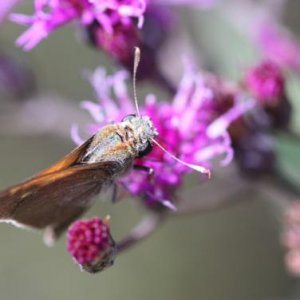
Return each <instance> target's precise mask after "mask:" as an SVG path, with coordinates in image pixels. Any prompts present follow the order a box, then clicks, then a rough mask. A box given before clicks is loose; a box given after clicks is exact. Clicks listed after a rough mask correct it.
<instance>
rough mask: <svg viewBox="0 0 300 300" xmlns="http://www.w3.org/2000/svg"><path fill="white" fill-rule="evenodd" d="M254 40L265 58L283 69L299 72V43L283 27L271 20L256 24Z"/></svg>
mask: <svg viewBox="0 0 300 300" xmlns="http://www.w3.org/2000/svg"><path fill="white" fill-rule="evenodd" d="M254 39H255V41H256V43H257V44H258V47H259V48H260V49H261V51H262V52H263V54H264V55H265V57H267V58H268V59H269V60H272V61H274V62H276V63H277V64H278V65H280V66H281V67H283V68H287V69H292V70H294V71H297V72H299V71H300V56H299V51H300V43H299V41H297V40H296V39H295V37H293V36H292V35H291V33H290V32H289V31H288V30H287V29H285V28H284V27H282V26H280V25H279V24H277V23H276V22H275V21H272V20H264V21H261V22H258V25H256V26H255V30H254Z"/></svg>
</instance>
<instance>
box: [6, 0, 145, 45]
mask: <svg viewBox="0 0 300 300" xmlns="http://www.w3.org/2000/svg"><path fill="white" fill-rule="evenodd" d="M34 3H35V14H34V15H33V16H25V15H18V14H14V15H12V16H11V19H12V20H13V21H15V22H17V23H19V24H22V25H26V26H30V28H29V29H28V30H27V31H25V32H24V33H23V34H22V35H21V36H20V37H19V38H18V40H17V44H18V45H19V46H22V47H23V48H24V49H25V50H30V49H32V48H33V47H35V46H36V45H37V44H38V43H39V42H41V41H42V40H43V39H45V38H46V37H47V36H48V35H49V34H50V33H51V32H53V31H54V30H56V29H57V28H59V27H61V26H63V25H65V24H66V23H69V22H70V21H73V20H76V19H77V20H79V21H80V22H81V24H82V25H83V26H89V25H91V24H93V23H94V22H98V23H99V24H100V25H101V27H102V28H103V29H104V30H105V31H106V32H108V33H111V32H113V29H114V25H115V24H116V23H121V24H123V23H124V24H128V23H130V22H132V18H136V19H137V20H138V24H139V26H141V25H142V23H143V14H144V11H145V8H146V3H145V1H144V0H127V1H116V0H109V1H97V0H35V1H34Z"/></svg>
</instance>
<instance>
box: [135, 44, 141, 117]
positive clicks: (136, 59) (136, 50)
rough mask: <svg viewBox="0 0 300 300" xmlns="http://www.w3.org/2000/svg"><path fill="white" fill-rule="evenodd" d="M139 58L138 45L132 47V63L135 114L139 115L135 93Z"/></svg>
mask: <svg viewBox="0 0 300 300" xmlns="http://www.w3.org/2000/svg"><path fill="white" fill-rule="evenodd" d="M140 60H141V50H140V48H139V47H134V63H133V98H134V105H135V109H136V112H137V115H138V116H139V117H140V116H141V114H140V109H139V104H138V100H137V95H136V72H137V68H138V66H139V63H140Z"/></svg>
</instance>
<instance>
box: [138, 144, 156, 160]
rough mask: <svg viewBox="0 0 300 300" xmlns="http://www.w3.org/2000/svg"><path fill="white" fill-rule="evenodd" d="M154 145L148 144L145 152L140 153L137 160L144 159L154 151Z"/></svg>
mask: <svg viewBox="0 0 300 300" xmlns="http://www.w3.org/2000/svg"><path fill="white" fill-rule="evenodd" d="M152 148H153V145H152V144H151V143H150V142H147V146H146V148H145V149H144V150H143V151H140V152H139V154H138V156H137V158H141V157H144V156H146V155H148V154H149V153H150V152H151V151H152Z"/></svg>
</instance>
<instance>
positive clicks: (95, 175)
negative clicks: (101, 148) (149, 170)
mask: <svg viewBox="0 0 300 300" xmlns="http://www.w3.org/2000/svg"><path fill="white" fill-rule="evenodd" d="M90 142H91V139H90V140H88V141H87V142H86V143H84V144H83V145H82V146H80V147H78V148H76V149H75V150H73V151H72V152H71V153H70V154H68V155H67V156H66V157H65V158H64V159H62V160H61V161H59V162H58V163H57V164H55V165H54V166H52V167H50V168H48V169H46V170H44V171H42V172H41V173H39V174H38V175H36V176H34V177H33V178H31V179H29V180H27V181H25V182H23V183H21V184H18V185H15V186H13V187H10V188H8V189H6V190H4V191H2V192H0V220H1V219H2V220H12V221H16V222H17V223H20V224H23V225H27V226H31V227H34V228H38V229H42V228H46V227H48V228H51V229H52V230H53V232H54V234H56V235H58V234H60V233H61V231H63V230H64V229H65V228H66V227H67V226H68V225H69V224H70V223H71V222H72V221H73V220H74V219H76V218H77V217H78V216H79V215H81V214H82V213H83V212H84V211H85V210H86V209H87V208H88V207H89V206H90V204H91V200H92V198H93V196H95V195H96V194H98V193H99V192H100V190H101V188H102V187H103V185H104V184H107V183H110V182H111V181H112V180H113V179H114V175H115V174H116V172H117V171H118V170H119V169H120V166H119V164H117V163H116V162H99V163H93V164H80V159H81V157H82V156H83V155H84V153H85V150H86V148H87V146H88V145H89V143H90Z"/></svg>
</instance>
